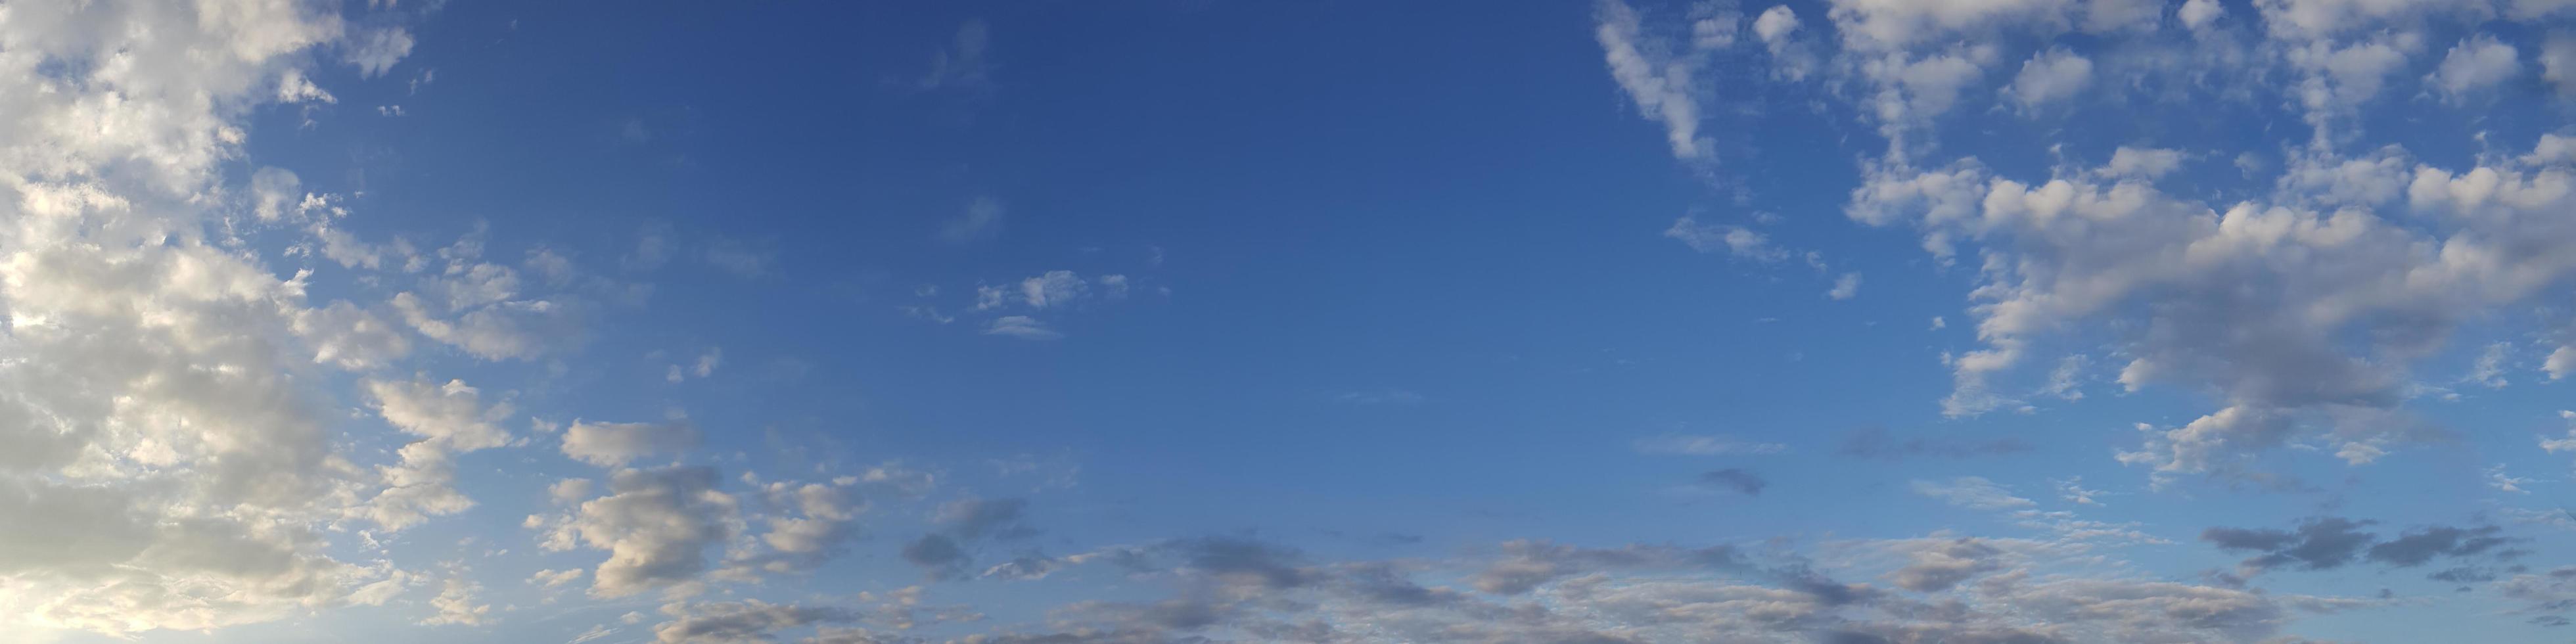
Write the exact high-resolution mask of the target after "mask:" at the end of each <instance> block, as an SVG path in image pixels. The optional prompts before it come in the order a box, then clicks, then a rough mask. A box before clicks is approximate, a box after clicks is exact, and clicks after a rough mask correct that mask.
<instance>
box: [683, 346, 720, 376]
mask: <svg viewBox="0 0 2576 644" xmlns="http://www.w3.org/2000/svg"><path fill="white" fill-rule="evenodd" d="M721 364H724V348H723V347H709V348H707V352H706V353H702V354H698V361H697V362H696V363H695V364H692V365H690V366H689V374H690V375H694V376H697V377H700V378H705V377H708V376H713V375H715V374H716V366H718V365H721Z"/></svg>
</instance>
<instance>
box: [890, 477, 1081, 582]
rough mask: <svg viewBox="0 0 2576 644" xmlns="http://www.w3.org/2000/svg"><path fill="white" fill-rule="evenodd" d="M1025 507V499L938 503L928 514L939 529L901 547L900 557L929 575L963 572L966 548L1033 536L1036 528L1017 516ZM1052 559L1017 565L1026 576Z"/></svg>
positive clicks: (948, 575) (953, 575) (946, 576)
mask: <svg viewBox="0 0 2576 644" xmlns="http://www.w3.org/2000/svg"><path fill="white" fill-rule="evenodd" d="M1027 507H1028V501H1027V500H1025V499H980V498H972V497H969V498H964V499H958V500H956V501H951V502H948V503H947V504H944V505H941V506H940V507H939V512H938V514H937V515H936V516H934V517H933V518H932V522H933V523H934V524H937V525H939V526H940V527H941V528H942V530H941V531H940V532H935V533H931V534H925V535H922V536H921V538H918V539H914V540H913V541H912V542H911V543H907V544H905V545H904V547H903V551H902V555H903V559H904V561H908V562H912V564H913V565H915V566H919V567H921V568H922V569H923V570H924V571H925V572H926V573H928V574H929V575H930V577H931V578H933V579H954V578H959V577H963V576H965V573H966V565H967V564H968V563H970V562H971V561H972V560H973V555H972V554H971V553H969V552H968V551H967V548H968V547H970V546H972V545H974V544H976V543H978V542H980V541H983V540H985V539H988V538H989V539H994V540H1004V541H1012V540H1021V539H1027V538H1030V537H1034V536H1037V534H1038V530H1037V529H1036V528H1034V527H1030V526H1029V525H1028V524H1027V523H1025V522H1023V521H1022V520H1021V516H1020V515H1021V512H1022V511H1023V510H1024V509H1026V508H1027ZM1051 566H1052V563H1050V562H1044V561H1032V562H1030V563H1028V564H1026V565H1024V566H1021V568H1025V569H1028V571H1029V573H1028V575H1027V576H1033V577H1034V576H1044V573H1043V572H1041V571H1042V570H1043V569H1046V568H1048V567H1051Z"/></svg>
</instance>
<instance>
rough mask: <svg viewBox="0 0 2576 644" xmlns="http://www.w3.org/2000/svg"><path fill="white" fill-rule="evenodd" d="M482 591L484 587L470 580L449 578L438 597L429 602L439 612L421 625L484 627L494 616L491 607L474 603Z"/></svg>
mask: <svg viewBox="0 0 2576 644" xmlns="http://www.w3.org/2000/svg"><path fill="white" fill-rule="evenodd" d="M482 591H483V586H482V585H480V584H476V583H474V582H472V581H470V580H466V579H461V578H456V577H449V578H447V581H445V582H443V584H442V586H441V588H440V589H439V591H438V596H437V597H434V598H431V599H430V600H429V605H430V607H431V608H435V609H437V610H438V612H437V613H434V614H432V615H430V616H429V617H427V618H424V619H422V620H420V625H422V626H437V625H441V624H457V625H462V626H480V625H482V624H483V623H484V619H485V618H486V617H487V616H489V615H491V614H492V606H491V605H489V604H477V603H474V602H475V597H474V596H475V594H476V593H480V592H482Z"/></svg>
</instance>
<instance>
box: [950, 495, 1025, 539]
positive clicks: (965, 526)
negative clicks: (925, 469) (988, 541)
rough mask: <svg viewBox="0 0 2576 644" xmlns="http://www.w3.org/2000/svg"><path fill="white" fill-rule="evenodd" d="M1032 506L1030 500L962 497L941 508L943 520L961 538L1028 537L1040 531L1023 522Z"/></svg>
mask: <svg viewBox="0 0 2576 644" xmlns="http://www.w3.org/2000/svg"><path fill="white" fill-rule="evenodd" d="M1028 505H1029V503H1028V500H1027V499H961V500H958V501H954V502H951V503H949V504H948V505H947V506H945V507H942V508H940V510H939V522H940V523H944V524H947V525H948V526H949V530H951V531H952V532H954V533H955V534H956V535H957V537H958V538H960V539H978V538H982V537H984V536H986V535H991V536H992V537H993V538H996V539H1006V540H1007V539H1025V538H1028V537H1033V536H1037V532H1038V531H1037V529H1036V528H1031V527H1028V526H1027V525H1024V524H1022V523H1021V522H1020V512H1021V511H1022V510H1025V509H1027V508H1028Z"/></svg>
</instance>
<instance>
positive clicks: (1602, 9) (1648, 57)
mask: <svg viewBox="0 0 2576 644" xmlns="http://www.w3.org/2000/svg"><path fill="white" fill-rule="evenodd" d="M1593 19H1594V21H1595V27H1594V29H1593V36H1594V38H1596V39H1598V40H1599V41H1600V42H1601V50H1602V57H1603V59H1604V60H1606V61H1607V62H1608V63H1609V66H1610V77H1611V79H1613V80H1616V81H1618V83H1619V88H1620V89H1621V90H1625V91H1626V92H1627V93H1628V100H1629V101H1631V102H1634V103H1636V105H1637V111H1638V112H1640V113H1641V114H1643V115H1644V116H1645V117H1646V118H1649V119H1654V120H1656V121H1659V122H1661V123H1663V125H1664V130H1665V140H1666V142H1668V143H1670V144H1671V146H1672V152H1673V157H1674V158H1677V159H1682V160H1686V161H1701V160H1706V159H1708V158H1710V154H1711V150H1709V146H1710V145H1711V143H1710V141H1708V140H1707V139H1705V138H1702V137H1701V136H1700V135H1699V120H1700V114H1699V101H1698V99H1697V98H1695V97H1694V95H1693V89H1692V87H1691V72H1692V68H1693V67H1694V65H1695V63H1694V61H1692V60H1691V59H1689V58H1683V57H1680V56H1679V55H1678V54H1675V53H1674V52H1672V51H1671V47H1669V46H1668V45H1666V44H1664V43H1662V42H1658V41H1654V40H1650V39H1647V37H1646V36H1645V34H1644V33H1643V32H1642V26H1641V23H1640V22H1639V20H1638V17H1637V11H1636V9H1634V8H1631V7H1629V6H1628V4H1627V3H1625V2H1621V1H1620V0H1601V2H1600V3H1598V4H1597V5H1595V7H1594V11H1593Z"/></svg>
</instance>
